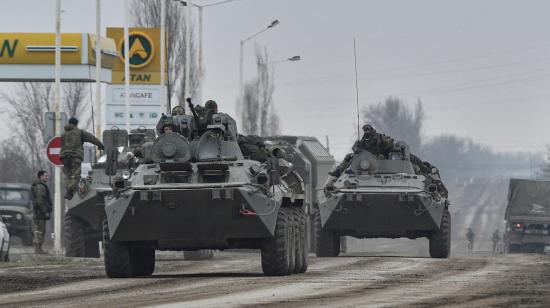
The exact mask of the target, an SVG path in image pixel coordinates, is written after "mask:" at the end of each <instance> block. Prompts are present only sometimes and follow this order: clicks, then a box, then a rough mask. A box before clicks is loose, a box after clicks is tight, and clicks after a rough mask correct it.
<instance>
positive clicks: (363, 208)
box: [316, 142, 451, 258]
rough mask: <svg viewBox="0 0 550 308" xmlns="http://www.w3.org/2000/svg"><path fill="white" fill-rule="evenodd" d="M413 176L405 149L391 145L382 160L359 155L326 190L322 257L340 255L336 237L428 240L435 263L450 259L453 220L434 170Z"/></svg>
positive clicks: (319, 251)
mask: <svg viewBox="0 0 550 308" xmlns="http://www.w3.org/2000/svg"><path fill="white" fill-rule="evenodd" d="M428 173H429V174H420V173H419V174H417V173H416V172H415V169H414V167H413V164H412V163H411V154H410V152H409V147H408V146H407V145H406V144H405V143H404V142H395V143H394V147H393V149H392V150H391V151H390V152H389V154H388V155H387V157H384V159H380V157H377V156H375V155H374V154H372V153H371V152H369V151H366V150H359V151H357V152H356V153H355V155H354V156H353V158H352V159H351V161H350V163H349V166H348V167H347V168H346V169H345V170H344V171H343V172H342V173H341V175H340V176H339V177H338V178H335V179H332V181H331V182H330V183H329V185H328V186H327V187H326V188H325V194H324V196H325V198H326V200H325V201H324V202H322V203H321V205H320V207H319V209H320V211H319V215H318V217H317V218H316V223H317V228H316V233H317V234H316V236H317V246H316V253H317V255H318V256H320V257H335V256H338V254H339V253H340V236H342V235H347V236H352V237H355V238H400V237H406V238H410V239H416V238H421V237H427V238H428V239H429V241H430V245H429V252H430V256H431V257H433V258H447V257H448V256H449V253H450V235H451V215H450V213H449V209H448V207H449V201H448V200H447V192H446V189H445V188H444V186H443V184H442V183H441V179H440V178H439V173H438V170H437V168H432V169H431V170H430V171H429V172H428Z"/></svg>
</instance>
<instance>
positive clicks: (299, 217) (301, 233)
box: [294, 209, 308, 273]
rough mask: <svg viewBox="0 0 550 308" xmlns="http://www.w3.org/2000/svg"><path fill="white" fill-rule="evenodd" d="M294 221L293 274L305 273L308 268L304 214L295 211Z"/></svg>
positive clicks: (301, 211)
mask: <svg viewBox="0 0 550 308" xmlns="http://www.w3.org/2000/svg"><path fill="white" fill-rule="evenodd" d="M295 215H296V218H295V219H296V221H297V224H298V228H297V229H298V235H297V239H298V241H297V242H296V247H297V248H296V264H295V266H294V273H305V272H306V271H307V267H308V259H307V255H308V248H307V232H306V228H307V226H306V220H307V217H306V214H305V213H304V212H303V210H302V209H296V213H295Z"/></svg>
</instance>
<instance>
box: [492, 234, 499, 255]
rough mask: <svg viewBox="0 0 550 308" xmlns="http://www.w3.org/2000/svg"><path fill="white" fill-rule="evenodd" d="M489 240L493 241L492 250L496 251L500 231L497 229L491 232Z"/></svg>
mask: <svg viewBox="0 0 550 308" xmlns="http://www.w3.org/2000/svg"><path fill="white" fill-rule="evenodd" d="M491 240H492V241H493V252H497V245H498V243H499V242H500V231H499V230H498V229H496V230H495V232H494V233H493V237H492V238H491Z"/></svg>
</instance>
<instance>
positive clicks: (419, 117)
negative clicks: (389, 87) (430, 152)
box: [362, 96, 426, 152]
mask: <svg viewBox="0 0 550 308" xmlns="http://www.w3.org/2000/svg"><path fill="white" fill-rule="evenodd" d="M362 113H363V120H364V121H366V122H368V123H370V124H372V125H373V126H374V127H375V128H376V129H378V130H380V131H381V132H383V133H385V134H388V135H390V136H392V137H393V138H395V139H398V140H403V141H405V142H406V143H407V144H408V145H409V146H410V147H411V151H412V152H417V151H419V150H420V146H421V144H422V136H421V133H422V124H423V122H424V119H425V118H426V114H425V113H424V110H423V108H422V102H421V101H418V102H417V103H416V105H415V107H414V109H413V108H411V107H409V106H408V105H407V104H406V103H405V102H403V101H402V100H401V99H399V98H396V97H391V96H390V97H388V98H387V99H386V100H384V101H383V102H380V103H378V104H376V105H371V106H368V107H367V108H363V110H362Z"/></svg>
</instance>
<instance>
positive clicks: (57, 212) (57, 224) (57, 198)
mask: <svg viewBox="0 0 550 308" xmlns="http://www.w3.org/2000/svg"><path fill="white" fill-rule="evenodd" d="M54 75H55V85H54V97H55V98H54V102H55V135H56V136H59V135H61V0H56V1H55V72H54ZM53 214H54V228H53V231H54V244H53V247H54V250H55V253H56V256H57V258H58V259H59V257H60V256H61V219H62V217H63V216H62V215H61V170H60V168H59V167H55V183H54V210H53Z"/></svg>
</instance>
